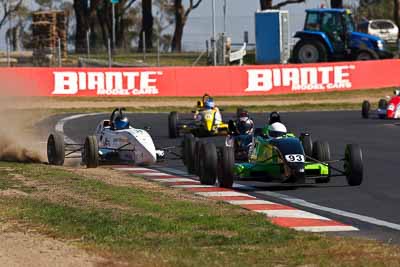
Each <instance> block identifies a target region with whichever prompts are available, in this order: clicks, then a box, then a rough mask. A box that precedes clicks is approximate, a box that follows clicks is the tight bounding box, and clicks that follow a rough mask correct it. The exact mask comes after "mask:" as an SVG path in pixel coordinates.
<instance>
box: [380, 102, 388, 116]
mask: <svg viewBox="0 0 400 267" xmlns="http://www.w3.org/2000/svg"><path fill="white" fill-rule="evenodd" d="M387 107H388V102H387V100H386V99H383V98H382V99H379V102H378V109H380V110H386V109H387ZM378 117H379V119H381V120H383V119H385V118H386V112H385V113H384V114H381V113H379V115H378Z"/></svg>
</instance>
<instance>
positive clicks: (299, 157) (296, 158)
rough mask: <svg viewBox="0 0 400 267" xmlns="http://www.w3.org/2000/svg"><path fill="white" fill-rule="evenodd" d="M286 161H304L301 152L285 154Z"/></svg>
mask: <svg viewBox="0 0 400 267" xmlns="http://www.w3.org/2000/svg"><path fill="white" fill-rule="evenodd" d="M285 159H286V161H288V162H304V161H305V160H304V155H301V154H292V155H286V156H285Z"/></svg>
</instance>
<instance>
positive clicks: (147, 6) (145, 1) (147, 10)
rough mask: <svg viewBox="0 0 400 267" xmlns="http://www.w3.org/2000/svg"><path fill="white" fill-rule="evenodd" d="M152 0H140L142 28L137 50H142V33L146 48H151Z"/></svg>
mask: <svg viewBox="0 0 400 267" xmlns="http://www.w3.org/2000/svg"><path fill="white" fill-rule="evenodd" d="M152 7H153V5H152V0H142V29H141V31H140V37H139V51H143V34H144V37H145V44H146V49H152V48H153V24H154V19H153V11H152Z"/></svg>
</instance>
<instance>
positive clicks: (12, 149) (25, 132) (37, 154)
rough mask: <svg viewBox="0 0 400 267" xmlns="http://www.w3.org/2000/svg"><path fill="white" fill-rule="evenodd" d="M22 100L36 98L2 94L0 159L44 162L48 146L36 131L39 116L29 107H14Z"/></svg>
mask: <svg viewBox="0 0 400 267" xmlns="http://www.w3.org/2000/svg"><path fill="white" fill-rule="evenodd" d="M20 101H23V102H24V104H25V105H26V104H29V103H30V102H31V101H34V100H33V99H31V101H29V99H26V98H24V99H22V98H19V97H4V96H0V161H8V162H21V163H42V162H44V161H45V155H46V150H45V149H46V148H45V145H44V143H43V140H42V142H41V140H40V138H39V135H38V133H37V131H35V123H36V122H37V117H36V116H35V114H34V112H32V110H29V108H28V109H15V108H13V107H15V106H17V105H18V102H20Z"/></svg>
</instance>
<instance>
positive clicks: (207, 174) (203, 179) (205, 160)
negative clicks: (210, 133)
mask: <svg viewBox="0 0 400 267" xmlns="http://www.w3.org/2000/svg"><path fill="white" fill-rule="evenodd" d="M200 151H201V152H200V183H201V184H204V185H215V182H216V181H217V175H218V154H217V148H216V147H215V145H214V144H213V143H206V144H203V145H202V146H201V148H200Z"/></svg>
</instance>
